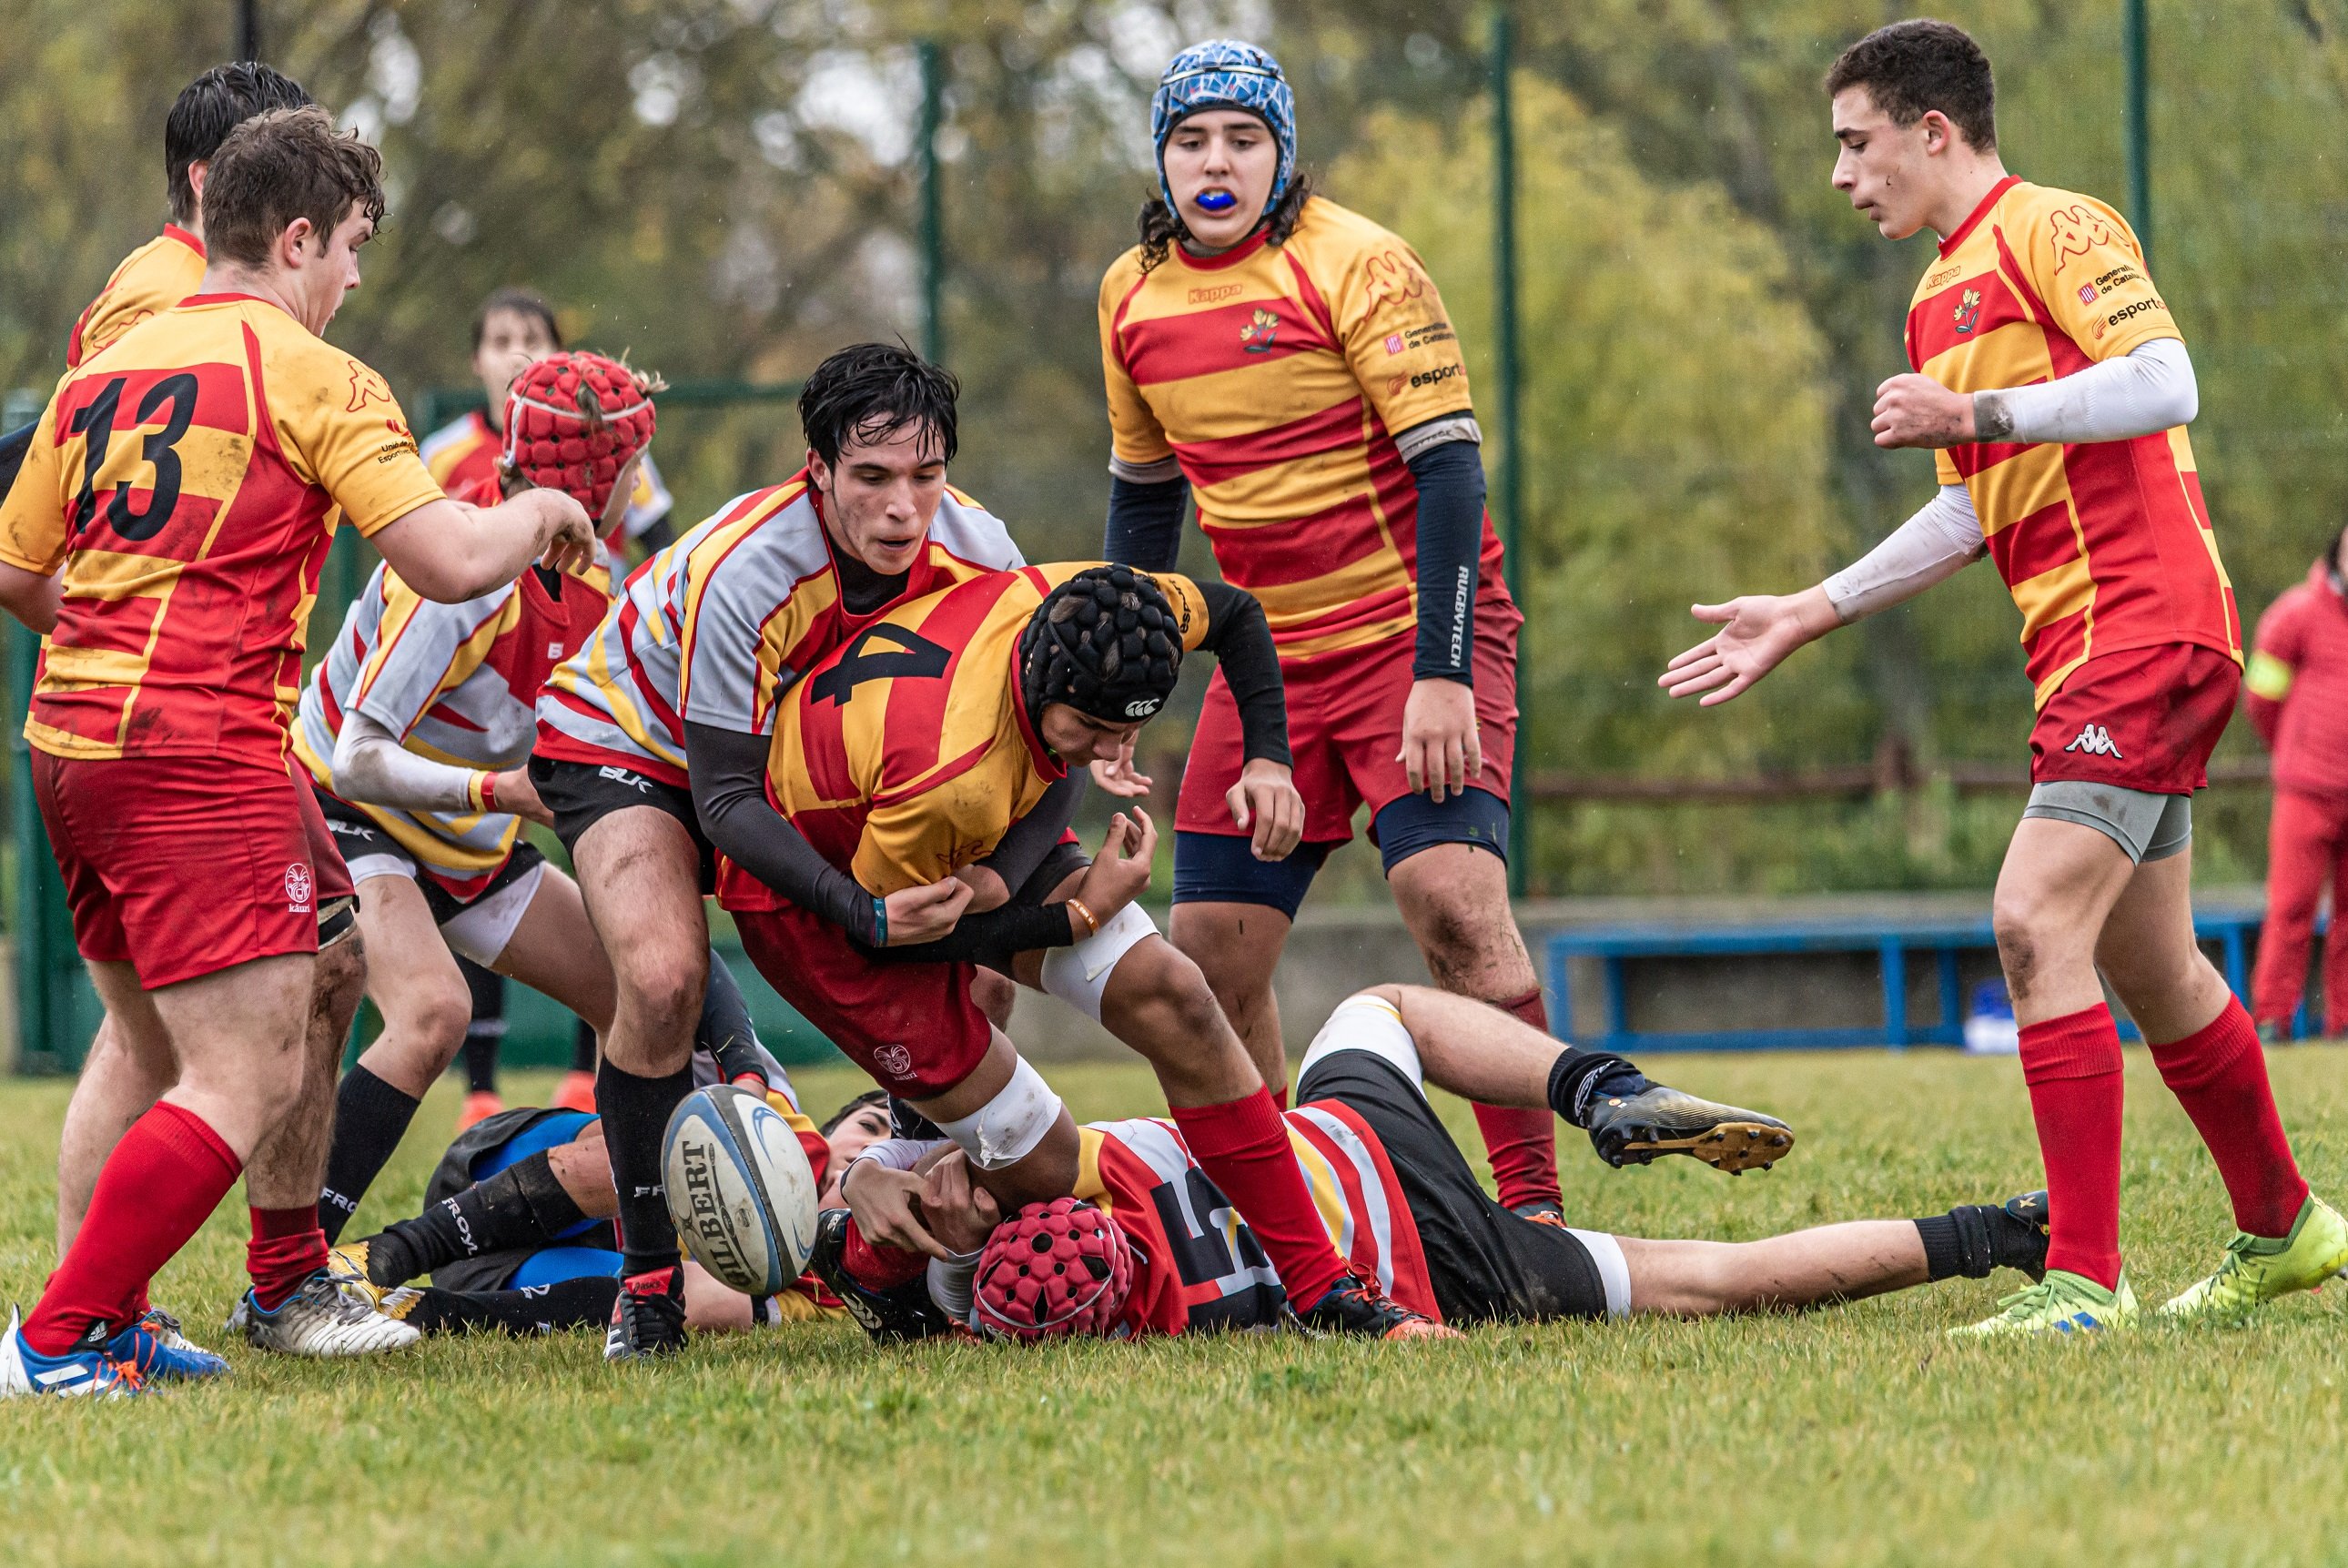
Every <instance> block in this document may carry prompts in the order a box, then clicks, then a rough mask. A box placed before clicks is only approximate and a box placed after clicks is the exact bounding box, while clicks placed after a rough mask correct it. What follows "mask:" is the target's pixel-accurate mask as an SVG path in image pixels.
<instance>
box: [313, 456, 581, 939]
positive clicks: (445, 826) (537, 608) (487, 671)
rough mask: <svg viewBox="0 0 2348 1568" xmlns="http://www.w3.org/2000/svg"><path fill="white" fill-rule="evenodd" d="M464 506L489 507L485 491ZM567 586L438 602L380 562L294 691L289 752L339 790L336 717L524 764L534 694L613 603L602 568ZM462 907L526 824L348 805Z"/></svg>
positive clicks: (565, 579) (469, 763) (552, 576)
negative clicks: (297, 699)
mask: <svg viewBox="0 0 2348 1568" xmlns="http://www.w3.org/2000/svg"><path fill="white" fill-rule="evenodd" d="M466 499H467V500H475V501H478V502H479V503H480V504H484V505H494V504H496V501H497V499H498V494H497V492H496V491H494V490H488V489H486V488H477V489H475V490H470V491H469V492H467V495H466ZM597 554H598V560H597V562H596V564H595V565H594V566H593V567H592V568H590V569H589V570H588V571H587V572H586V573H584V574H582V575H580V576H576V577H573V576H572V575H570V574H568V573H555V572H548V571H546V570H544V569H543V568H541V567H536V566H533V567H531V568H530V570H529V571H528V572H525V573H522V575H521V577H520V580H519V581H517V582H514V583H508V584H507V585H506V586H505V587H503V588H499V589H498V590H496V591H495V592H493V593H484V594H482V595H481V596H480V597H479V598H478V599H469V600H467V601H466V602H465V603H461V604H439V603H434V602H432V601H431V600H429V599H427V598H424V597H423V596H422V595H421V594H419V593H417V592H416V590H414V589H413V588H410V587H409V586H408V585H407V583H405V582H403V581H401V580H400V577H399V574H398V573H396V572H394V571H392V569H391V568H390V566H389V565H387V564H381V565H377V566H376V569H375V575H374V576H373V577H371V578H369V579H368V581H367V585H366V592H365V593H361V594H360V595H359V596H358V597H357V598H356V599H355V600H353V601H352V603H351V607H350V612H349V614H346V615H345V616H344V617H343V625H342V630H341V631H340V632H339V633H338V634H336V636H335V641H334V644H333V645H332V646H330V647H329V648H328V649H327V650H326V656H325V657H324V658H323V659H321V660H319V661H318V664H317V666H316V667H315V668H314V669H313V670H312V671H311V672H310V679H309V683H308V684H307V685H306V686H304V687H303V688H302V707H301V716H300V718H299V720H298V721H297V722H296V723H295V725H294V727H293V753H294V755H295V756H296V757H297V758H300V759H301V761H302V764H303V766H304V767H306V768H307V769H309V770H310V776H311V777H312V778H313V779H316V780H317V782H318V786H319V788H320V789H325V790H328V791H330V792H331V791H333V790H334V788H335V779H334V756H335V742H336V741H337V740H338V739H339V738H340V737H341V735H342V729H343V716H344V715H345V714H346V713H349V712H351V711H353V710H356V711H358V712H360V713H364V714H366V716H367V717H369V718H371V719H373V720H375V721H376V723H377V724H380V725H382V726H383V727H385V728H386V729H387V730H389V731H390V732H391V733H392V734H394V735H396V736H398V737H399V738H401V741H402V743H403V744H405V745H406V746H407V749H409V750H410V751H413V752H415V753H416V754H417V756H419V757H428V758H431V759H432V760H433V761H435V762H443V763H447V764H448V765H449V766H451V767H456V768H467V769H485V770H487V771H489V772H498V771H501V770H502V769H509V768H518V767H520V765H521V764H522V763H523V762H525V761H527V760H528V759H529V758H530V744H531V742H532V741H533V740H534V739H535V738H536V737H537V732H538V723H537V706H538V692H539V688H540V687H541V686H544V685H545V684H546V677H547V674H548V672H550V671H551V670H552V669H553V667H554V666H555V665H558V664H561V662H562V661H563V660H564V659H565V658H567V657H569V656H570V655H571V654H572V652H573V651H574V650H575V649H577V648H578V647H579V646H580V645H581V644H582V643H584V642H585V641H586V640H587V638H588V637H589V636H590V635H591V634H592V633H593V632H594V630H595V627H596V625H597V624H599V623H600V622H601V621H602V618H603V612H604V611H605V610H606V609H608V608H610V606H611V603H612V597H611V590H612V576H611V572H610V570H609V566H608V562H607V561H605V560H604V559H602V552H601V551H600V550H599V551H598V552H597ZM348 803H349V804H350V805H351V806H352V807H353V808H354V809H355V810H359V811H363V812H365V813H366V815H367V816H368V817H369V818H371V819H372V820H374V821H375V822H376V824H377V825H378V826H380V827H381V828H382V829H383V830H384V831H385V832H386V833H388V834H390V835H391V837H392V839H393V840H394V841H396V842H397V843H398V844H399V846H400V847H401V848H402V849H404V850H406V851H407V852H408V854H409V855H411V856H412V857H414V859H415V861H416V863H417V865H418V866H420V867H421V868H422V869H423V870H424V872H426V874H427V875H429V876H430V877H432V878H433V880H434V881H436V882H438V883H439V884H440V885H441V886H442V887H444V888H446V889H448V892H451V893H454V894H455V895H456V896H457V897H458V898H460V899H462V898H469V897H471V896H472V895H473V894H474V893H476V892H479V891H480V889H481V887H482V886H483V884H485V883H486V882H488V881H489V878H491V877H492V876H494V875H496V874H497V872H498V870H499V868H500V867H502V866H503V865H504V864H505V863H506V859H507V857H508V856H509V855H510V854H511V853H512V852H513V846H514V840H515V838H516V836H517V835H518V834H519V833H520V830H521V820H520V818H518V817H515V816H513V815H511V814H510V813H508V812H503V811H468V812H445V811H412V810H406V809H404V808H400V807H395V806H376V805H369V804H366V803H365V802H363V801H355V800H354V801H350V802H348Z"/></svg>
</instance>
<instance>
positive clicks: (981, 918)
mask: <svg viewBox="0 0 2348 1568" xmlns="http://www.w3.org/2000/svg"><path fill="white" fill-rule="evenodd" d="M1082 924H1083V923H1082V922H1081V921H1071V920H1070V919H1069V918H1068V906H1067V905H1066V904H1065V903H1044V904H1035V903H1006V904H1004V905H1003V906H1002V907H1001V908H999V909H990V910H988V911H987V912H986V913H983V914H965V915H963V917H962V918H961V919H960V920H958V921H956V922H954V928H953V930H952V931H949V932H947V933H946V934H944V935H943V936H941V937H939V938H938V939H937V940H936V941H935V942H920V943H915V944H911V946H906V947H883V948H878V949H875V950H874V952H873V956H874V957H876V958H878V959H880V961H881V962H882V963H884V964H896V963H909V964H976V963H979V962H980V961H982V960H983V959H988V958H1002V957H1005V956H1008V955H1009V954H1014V953H1033V952H1035V951H1036V950H1037V949H1039V948H1045V947H1073V946H1075V945H1076V934H1077V931H1078V929H1080V928H1081V926H1082Z"/></svg>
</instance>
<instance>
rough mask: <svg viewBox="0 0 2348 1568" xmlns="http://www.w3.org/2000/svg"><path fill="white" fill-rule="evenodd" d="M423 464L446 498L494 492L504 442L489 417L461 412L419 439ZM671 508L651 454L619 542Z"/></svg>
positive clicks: (638, 477)
mask: <svg viewBox="0 0 2348 1568" xmlns="http://www.w3.org/2000/svg"><path fill="white" fill-rule="evenodd" d="M420 450H421V451H422V453H423V455H424V466H425V467H426V468H427V469H430V470H432V477H433V478H434V479H436V480H439V481H440V488H441V489H442V490H447V491H448V493H449V494H450V495H455V494H456V493H457V492H458V490H463V489H464V488H465V487H466V486H468V485H477V484H478V485H487V486H489V487H490V489H491V490H492V492H493V493H495V491H496V487H497V484H498V459H499V457H500V456H502V455H503V454H504V451H505V438H504V437H502V436H500V435H499V434H498V432H497V431H496V430H495V429H494V428H491V426H490V424H489V416H488V415H487V414H485V413H483V412H482V411H481V410H480V409H479V408H475V409H472V410H470V411H469V412H468V413H465V414H461V415H459V416H458V417H457V418H454V419H451V420H449V421H448V423H447V424H445V425H443V426H441V427H440V428H438V429H437V430H435V431H433V432H432V433H431V434H430V435H428V436H427V437H425V438H424V444H423V446H422V447H421V448H420ZM675 504H676V502H675V498H674V497H672V496H671V495H670V494H669V493H668V487H667V486H666V485H664V484H663V483H662V482H661V476H660V469H657V468H654V466H653V455H652V454H651V453H650V452H646V453H645V454H644V461H643V462H641V463H638V464H637V465H636V488H635V489H633V490H630V491H629V492H628V512H627V516H626V517H625V518H623V520H622V521H621V523H620V533H621V536H622V537H623V538H625V539H633V538H635V537H636V535H638V534H640V533H642V532H643V531H644V530H645V529H647V528H650V527H651V526H652V525H653V524H654V523H655V522H658V521H660V520H661V519H662V518H664V517H666V516H667V515H668V514H669V510H670V508H672V507H674V506H675Z"/></svg>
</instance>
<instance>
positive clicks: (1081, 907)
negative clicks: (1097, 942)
mask: <svg viewBox="0 0 2348 1568" xmlns="http://www.w3.org/2000/svg"><path fill="white" fill-rule="evenodd" d="M1065 902H1066V903H1067V906H1068V907H1069V908H1070V909H1073V910H1075V911H1076V913H1077V914H1078V915H1080V916H1082V917H1083V919H1084V923H1085V935H1086V936H1088V937H1091V936H1098V935H1099V934H1100V922H1099V921H1097V920H1096V919H1094V918H1093V912H1092V911H1091V910H1089V909H1086V907H1085V901H1084V900H1083V899H1080V898H1070V899H1068V900H1066V901H1065Z"/></svg>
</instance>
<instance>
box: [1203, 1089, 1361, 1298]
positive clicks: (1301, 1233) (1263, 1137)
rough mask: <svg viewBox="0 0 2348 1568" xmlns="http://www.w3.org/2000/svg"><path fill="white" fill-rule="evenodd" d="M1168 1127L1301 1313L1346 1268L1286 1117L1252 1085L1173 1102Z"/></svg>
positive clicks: (1266, 1091)
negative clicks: (1241, 1094)
mask: <svg viewBox="0 0 2348 1568" xmlns="http://www.w3.org/2000/svg"><path fill="white" fill-rule="evenodd" d="M1173 1109H1174V1125H1175V1126H1177V1127H1179V1128H1180V1129H1181V1130H1182V1141H1183V1142H1185V1143H1187V1144H1189V1146H1190V1152H1191V1154H1192V1155H1193V1156H1194V1157H1196V1159H1197V1160H1198V1161H1199V1166H1200V1169H1201V1170H1203V1171H1206V1173H1207V1179H1208V1180H1209V1181H1212V1182H1213V1183H1214V1184H1215V1185H1216V1186H1218V1187H1220V1188H1221V1189H1222V1191H1223V1196H1225V1197H1227V1198H1229V1199H1230V1200H1231V1203H1232V1205H1233V1206H1234V1207H1235V1208H1237V1209H1238V1210H1239V1212H1241V1213H1242V1214H1245V1215H1246V1216H1247V1222H1248V1229H1249V1230H1251V1231H1253V1232H1254V1233H1255V1237H1256V1240H1258V1241H1260V1242H1262V1243H1263V1250H1264V1253H1266V1255H1268V1256H1269V1257H1270V1258H1271V1259H1272V1267H1273V1268H1274V1269H1276V1270H1278V1271H1279V1273H1280V1282H1281V1284H1283V1285H1285V1286H1286V1287H1287V1289H1288V1299H1289V1300H1290V1301H1291V1302H1292V1303H1294V1304H1295V1305H1296V1307H1297V1309H1298V1310H1299V1311H1302V1310H1303V1309H1304V1308H1305V1307H1308V1306H1311V1305H1313V1303H1314V1302H1316V1301H1319V1300H1320V1299H1321V1298H1322V1296H1323V1295H1326V1294H1327V1293H1328V1290H1329V1287H1330V1286H1331V1285H1333V1284H1336V1283H1337V1282H1338V1281H1339V1280H1341V1279H1343V1278H1344V1277H1345V1275H1346V1274H1348V1273H1350V1272H1351V1271H1350V1270H1349V1269H1347V1267H1346V1266H1345V1260H1344V1258H1342V1257H1340V1256H1338V1255H1337V1249H1336V1247H1335V1246H1334V1245H1333V1244H1332V1243H1330V1240H1329V1229H1328V1227H1327V1226H1325V1225H1323V1223H1322V1222H1321V1211H1320V1210H1318V1209H1316V1208H1314V1207H1313V1195H1312V1194H1311V1193H1310V1192H1308V1191H1305V1187H1304V1173H1303V1171H1300V1170H1298V1169H1297V1165H1296V1156H1295V1154H1294V1153H1293V1152H1292V1151H1291V1150H1290V1148H1289V1143H1288V1123H1287V1122H1286V1121H1285V1120H1284V1119H1282V1117H1281V1114H1280V1112H1279V1111H1278V1110H1276V1109H1273V1107H1272V1091H1271V1090H1269V1089H1261V1088H1260V1089H1258V1090H1256V1091H1255V1092H1254V1093H1253V1094H1251V1095H1248V1096H1246V1097H1245V1098H1244V1099H1234V1100H1230V1101H1227V1102H1226V1103H1224V1104H1222V1105H1178V1106H1176V1107H1174V1108H1173Z"/></svg>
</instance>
